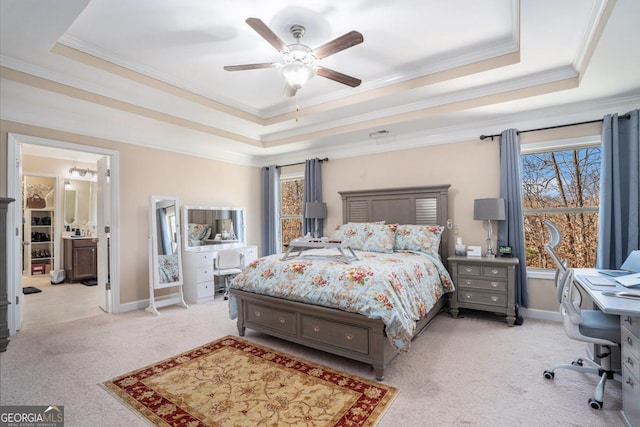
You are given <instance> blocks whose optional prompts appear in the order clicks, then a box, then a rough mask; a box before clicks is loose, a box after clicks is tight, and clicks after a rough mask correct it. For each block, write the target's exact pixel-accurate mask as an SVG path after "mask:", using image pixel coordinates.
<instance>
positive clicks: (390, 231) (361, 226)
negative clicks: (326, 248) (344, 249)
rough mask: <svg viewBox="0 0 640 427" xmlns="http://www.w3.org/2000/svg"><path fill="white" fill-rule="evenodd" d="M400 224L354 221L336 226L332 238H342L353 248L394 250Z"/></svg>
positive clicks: (384, 251)
mask: <svg viewBox="0 0 640 427" xmlns="http://www.w3.org/2000/svg"><path fill="white" fill-rule="evenodd" d="M397 226H398V224H386V225H385V224H378V223H371V222H360V223H358V222H353V223H349V224H343V225H339V226H338V227H336V231H335V233H334V234H333V236H332V238H333V239H336V240H342V242H343V243H344V244H345V245H347V246H350V247H351V249H357V250H361V251H370V252H383V253H391V252H393V243H394V241H395V234H396V227H397Z"/></svg>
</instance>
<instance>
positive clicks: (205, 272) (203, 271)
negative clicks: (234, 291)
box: [196, 265, 213, 283]
mask: <svg viewBox="0 0 640 427" xmlns="http://www.w3.org/2000/svg"><path fill="white" fill-rule="evenodd" d="M210 280H213V265H209V266H206V267H198V269H196V282H198V283H200V282H207V281H210Z"/></svg>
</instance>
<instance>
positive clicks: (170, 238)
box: [147, 196, 187, 315]
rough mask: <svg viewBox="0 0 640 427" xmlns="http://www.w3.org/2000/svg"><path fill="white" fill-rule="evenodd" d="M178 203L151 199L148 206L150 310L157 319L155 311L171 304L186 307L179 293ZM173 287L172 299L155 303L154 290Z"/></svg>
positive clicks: (163, 298) (156, 198)
mask: <svg viewBox="0 0 640 427" xmlns="http://www.w3.org/2000/svg"><path fill="white" fill-rule="evenodd" d="M179 212H180V210H179V206H178V199H177V198H176V197H170V196H151V199H150V203H149V261H150V262H149V307H148V308H147V311H149V312H151V313H153V314H155V315H158V314H159V313H158V310H157V309H158V308H159V307H164V306H167V305H171V304H180V305H182V306H183V307H185V308H186V307H187V304H186V303H185V302H184V296H183V292H182V282H183V276H182V256H181V253H180V215H179ZM172 287H176V288H177V291H176V293H174V294H171V295H163V296H162V300H160V301H156V298H155V291H156V290H157V289H164V288H172Z"/></svg>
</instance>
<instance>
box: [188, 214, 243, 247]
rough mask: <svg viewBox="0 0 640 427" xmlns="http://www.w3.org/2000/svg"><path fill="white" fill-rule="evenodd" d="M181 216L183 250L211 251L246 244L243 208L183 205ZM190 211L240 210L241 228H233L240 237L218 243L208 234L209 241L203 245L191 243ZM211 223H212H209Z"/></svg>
mask: <svg viewBox="0 0 640 427" xmlns="http://www.w3.org/2000/svg"><path fill="white" fill-rule="evenodd" d="M182 210H183V217H182V232H183V236H184V239H183V240H184V246H183V247H184V250H185V251H213V250H219V249H230V248H243V247H245V246H246V245H247V210H246V209H245V208H237V207H236V208H233V207H228V206H200V205H185V206H183V207H182ZM191 211H229V212H240V213H241V214H242V230H234V231H235V232H236V233H239V234H240V235H241V236H242V238H241V239H239V240H238V241H236V242H228V243H226V242H225V241H224V240H221V241H220V242H219V243H217V242H216V243H215V244H213V242H211V240H213V239H214V238H215V236H210V239H207V240H208V241H209V242H210V243H209V244H204V245H192V244H191V242H189V230H188V227H189V212H191ZM211 225H213V224H211Z"/></svg>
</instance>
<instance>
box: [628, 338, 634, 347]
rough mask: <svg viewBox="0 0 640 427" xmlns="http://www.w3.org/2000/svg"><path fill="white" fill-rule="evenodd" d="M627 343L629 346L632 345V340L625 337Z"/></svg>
mask: <svg viewBox="0 0 640 427" xmlns="http://www.w3.org/2000/svg"><path fill="white" fill-rule="evenodd" d="M627 342H628V343H629V345H633V340H632V339H631V337H627Z"/></svg>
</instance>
